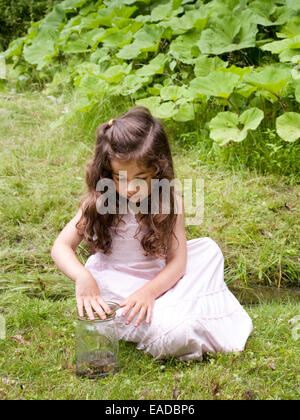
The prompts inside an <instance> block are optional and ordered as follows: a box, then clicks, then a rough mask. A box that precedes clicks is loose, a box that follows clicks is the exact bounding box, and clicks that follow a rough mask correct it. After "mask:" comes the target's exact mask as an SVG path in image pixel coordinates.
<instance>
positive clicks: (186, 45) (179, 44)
mask: <svg viewBox="0 0 300 420" xmlns="http://www.w3.org/2000/svg"><path fill="white" fill-rule="evenodd" d="M201 32H202V31H201V29H197V28H195V29H191V30H190V31H189V32H188V33H187V34H184V35H180V36H178V37H176V38H175V39H174V40H173V41H172V42H171V44H170V47H169V52H168V54H170V55H172V56H173V57H174V58H176V59H177V60H180V61H182V62H183V63H187V64H192V63H194V61H195V59H194V51H193V50H194V49H195V44H197V42H198V40H199V38H200V36H201ZM197 50H198V54H197V55H199V49H198V48H197Z"/></svg>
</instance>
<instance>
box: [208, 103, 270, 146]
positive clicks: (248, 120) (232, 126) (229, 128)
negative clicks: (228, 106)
mask: <svg viewBox="0 0 300 420" xmlns="http://www.w3.org/2000/svg"><path fill="white" fill-rule="evenodd" d="M263 117H264V113H263V111H262V110H260V109H259V108H250V109H248V110H246V111H244V112H243V113H242V114H241V115H240V117H239V116H238V115H237V114H235V113H233V112H229V111H227V112H219V114H217V116H216V117H214V118H213V119H212V120H211V121H210V122H209V123H208V126H209V128H210V130H211V131H210V137H211V138H212V139H213V140H215V141H216V142H217V143H218V144H219V145H220V146H224V145H225V144H226V143H228V142H229V141H235V142H241V141H242V140H244V139H245V138H246V137H247V134H248V131H249V130H255V129H256V128H257V127H258V126H259V124H260V122H261V121H262V119H263ZM240 126H242V127H240Z"/></svg>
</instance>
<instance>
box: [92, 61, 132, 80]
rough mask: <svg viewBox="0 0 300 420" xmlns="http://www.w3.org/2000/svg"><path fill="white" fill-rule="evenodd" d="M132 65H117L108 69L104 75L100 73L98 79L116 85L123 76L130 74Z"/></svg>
mask: <svg viewBox="0 0 300 420" xmlns="http://www.w3.org/2000/svg"><path fill="white" fill-rule="evenodd" d="M131 67H132V63H130V64H128V65H127V64H125V63H124V64H122V65H121V64H117V65H116V66H111V67H109V68H108V69H107V70H106V71H105V72H104V73H100V74H99V77H100V78H101V79H103V80H106V82H108V83H118V82H119V81H120V80H121V79H122V78H123V77H124V76H125V75H127V74H128V73H130V70H131Z"/></svg>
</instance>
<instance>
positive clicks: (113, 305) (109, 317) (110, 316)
mask: <svg viewBox="0 0 300 420" xmlns="http://www.w3.org/2000/svg"><path fill="white" fill-rule="evenodd" d="M106 303H107V304H108V306H109V307H110V310H111V311H112V313H111V314H107V313H105V315H106V318H105V319H102V318H100V317H99V315H98V314H97V313H96V312H95V311H94V310H93V313H94V317H95V319H94V321H91V320H90V319H89V318H88V316H87V314H85V316H84V317H83V318H81V317H80V316H77V319H78V320H79V321H85V322H105V321H110V320H112V319H115V317H116V311H117V310H118V309H119V308H120V305H119V304H118V303H116V302H111V301H109V300H107V301H106Z"/></svg>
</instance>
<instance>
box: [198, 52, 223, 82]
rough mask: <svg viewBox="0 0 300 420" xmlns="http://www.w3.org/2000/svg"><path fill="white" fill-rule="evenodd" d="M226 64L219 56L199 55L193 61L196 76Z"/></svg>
mask: <svg viewBox="0 0 300 420" xmlns="http://www.w3.org/2000/svg"><path fill="white" fill-rule="evenodd" d="M227 66H228V61H223V60H221V58H219V57H208V56H206V55H201V56H200V57H198V58H197V59H196V61H195V67H194V73H195V75H196V76H197V77H202V76H207V75H208V74H210V73H211V72H214V71H216V70H217V69H220V68H225V67H227Z"/></svg>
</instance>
